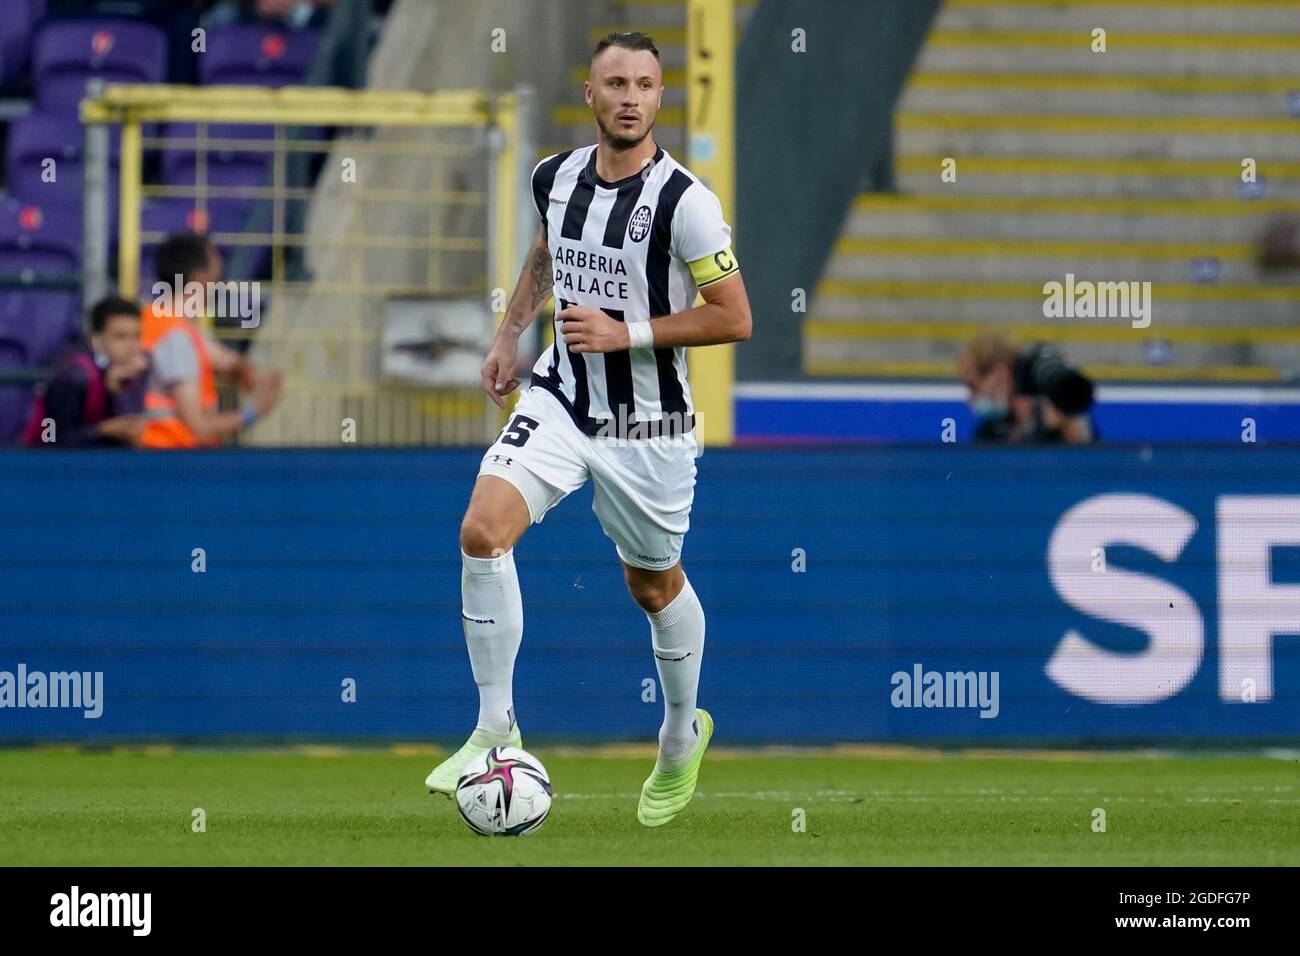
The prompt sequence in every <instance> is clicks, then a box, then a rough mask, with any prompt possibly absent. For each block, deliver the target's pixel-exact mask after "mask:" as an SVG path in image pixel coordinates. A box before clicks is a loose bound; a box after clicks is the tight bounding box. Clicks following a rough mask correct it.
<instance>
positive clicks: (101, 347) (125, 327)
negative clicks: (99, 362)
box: [91, 315, 140, 366]
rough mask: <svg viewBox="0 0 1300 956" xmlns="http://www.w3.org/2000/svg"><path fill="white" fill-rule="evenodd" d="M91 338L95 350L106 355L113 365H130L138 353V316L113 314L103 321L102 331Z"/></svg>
mask: <svg viewBox="0 0 1300 956" xmlns="http://www.w3.org/2000/svg"><path fill="white" fill-rule="evenodd" d="M91 338H92V339H93V340H94V341H93V343H92V344H93V345H94V348H95V351H96V352H101V353H103V354H104V355H105V356H107V357H108V361H109V362H110V363H111V364H113V365H119V366H122V365H130V364H132V363H133V362H134V361H135V360H136V356H138V355H139V354H140V317H139V316H138V315H114V316H110V317H109V320H108V321H107V322H105V323H104V331H102V332H97V333H95V334H94V335H93V336H91Z"/></svg>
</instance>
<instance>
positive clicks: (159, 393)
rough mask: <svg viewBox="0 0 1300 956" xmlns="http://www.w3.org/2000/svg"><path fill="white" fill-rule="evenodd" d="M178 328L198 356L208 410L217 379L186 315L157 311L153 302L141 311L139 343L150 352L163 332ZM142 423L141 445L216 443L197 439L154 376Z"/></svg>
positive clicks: (213, 403) (202, 401) (204, 345)
mask: <svg viewBox="0 0 1300 956" xmlns="http://www.w3.org/2000/svg"><path fill="white" fill-rule="evenodd" d="M177 330H179V331H180V332H181V333H183V334H184V335H185V337H186V338H188V339H189V340H190V344H191V345H193V346H194V354H195V355H196V356H198V360H199V403H200V404H201V405H202V406H203V407H204V408H205V409H207V410H209V411H211V410H214V409H215V408H216V407H217V383H216V379H215V378H214V377H213V374H212V360H211V359H210V358H209V357H208V346H207V343H206V342H205V341H204V339H203V335H202V333H200V332H199V330H198V328H197V327H196V326H195V325H194V323H193V322H191V321H190V320H189V319H186V318H183V317H181V316H176V315H168V314H167V313H165V312H159V311H157V310H156V309H155V308H154V307H153V305H147V306H145V307H144V311H143V312H141V313H140V347H141V348H142V349H144V351H145V352H152V351H153V347H154V346H155V345H157V344H158V343H159V342H160V341H162V338H163V336H165V335H167V334H168V333H170V332H174V331H177ZM144 414H145V419H146V420H145V426H144V433H143V434H142V435H141V436H140V445H141V447H143V448H196V447H198V446H199V445H200V444H205V445H217V444H219V442H217V441H209V442H203V443H200V442H199V440H198V439H197V438H196V437H194V433H193V432H192V431H190V429H189V426H188V425H186V424H185V423H184V422H183V421H181V420H180V418H179V417H178V416H177V414H176V400H175V399H174V398H172V397H171V395H170V394H168V393H167V391H166V390H165V389H160V388H159V387H158V383H157V381H156V380H155V379H154V377H153V376H150V379H149V388H148V391H146V392H145V395H144Z"/></svg>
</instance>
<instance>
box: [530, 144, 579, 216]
mask: <svg viewBox="0 0 1300 956" xmlns="http://www.w3.org/2000/svg"><path fill="white" fill-rule="evenodd" d="M572 152H573V150H571V149H570V150H568V151H566V152H563V153H557V154H556V155H554V156H552V157H551V158H550V159H548V160H546V161H545V162H544V163H542V164H541V165H540V166H538V167H537V172H535V173H533V204H534V205H536V206H537V215H539V216H541V217H542V222H545V221H546V210H547V209H548V208H550V204H551V189H552V188H554V186H555V174H556V173H558V172H559V171H560V167H561V166H563V165H564V161H565V160H566V159H568V158H569V156H570V154H572Z"/></svg>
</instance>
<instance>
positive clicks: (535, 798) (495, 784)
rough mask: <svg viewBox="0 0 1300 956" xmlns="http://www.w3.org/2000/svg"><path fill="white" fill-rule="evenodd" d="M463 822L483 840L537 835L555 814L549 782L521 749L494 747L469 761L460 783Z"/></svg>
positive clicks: (458, 793) (458, 799) (538, 763)
mask: <svg viewBox="0 0 1300 956" xmlns="http://www.w3.org/2000/svg"><path fill="white" fill-rule="evenodd" d="M456 804H457V806H459V808H460V816H461V819H462V820H464V821H465V822H466V823H467V824H469V828H470V829H471V830H473V831H474V832H475V833H478V834H481V835H482V836H523V835H524V834H526V833H533V832H534V831H536V830H537V829H538V827H540V826H541V825H542V823H543V822H545V820H546V815H547V814H548V813H550V812H551V778H550V777H548V776H547V775H546V768H545V767H543V766H542V762H541V761H540V760H538V759H537V758H536V757H534V756H533V755H532V754H530V753H529V752H528V751H526V750H520V749H519V748H518V747H493V748H492V749H491V750H487V751H484V752H483V753H482V754H480V755H479V756H477V757H475V758H474V759H473V760H471V761H470V762H469V763H468V764H467V765H466V767H465V770H464V772H463V773H462V774H461V775H460V779H459V780H458V781H456Z"/></svg>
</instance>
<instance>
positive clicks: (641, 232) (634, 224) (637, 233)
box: [627, 206, 650, 242]
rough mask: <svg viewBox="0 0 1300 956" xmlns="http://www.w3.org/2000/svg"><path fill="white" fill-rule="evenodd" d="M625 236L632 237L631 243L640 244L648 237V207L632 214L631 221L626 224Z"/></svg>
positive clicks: (643, 207)
mask: <svg viewBox="0 0 1300 956" xmlns="http://www.w3.org/2000/svg"><path fill="white" fill-rule="evenodd" d="M627 234H628V235H629V236H631V237H632V241H633V242H640V241H641V240H642V239H644V238H645V237H646V236H648V235H650V207H649V206H642V207H641V208H640V209H638V210H637V211H636V212H634V213H633V214H632V220H631V221H630V222H629V223H628V224H627Z"/></svg>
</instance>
